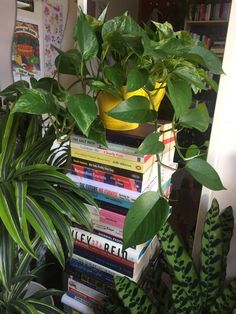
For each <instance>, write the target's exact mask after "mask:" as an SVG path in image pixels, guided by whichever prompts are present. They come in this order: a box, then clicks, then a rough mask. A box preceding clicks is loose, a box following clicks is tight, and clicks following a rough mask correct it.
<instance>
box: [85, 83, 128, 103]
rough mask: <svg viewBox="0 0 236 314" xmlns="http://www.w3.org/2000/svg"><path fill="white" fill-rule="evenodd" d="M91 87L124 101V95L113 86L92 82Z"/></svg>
mask: <svg viewBox="0 0 236 314" xmlns="http://www.w3.org/2000/svg"><path fill="white" fill-rule="evenodd" d="M89 84H90V86H91V87H92V88H94V89H98V90H102V91H105V92H107V93H108V94H111V95H113V96H115V97H117V98H120V99H123V96H122V93H121V92H120V91H119V90H118V89H116V88H114V87H113V86H111V85H107V84H105V83H103V82H101V81H91V82H90V83H89Z"/></svg>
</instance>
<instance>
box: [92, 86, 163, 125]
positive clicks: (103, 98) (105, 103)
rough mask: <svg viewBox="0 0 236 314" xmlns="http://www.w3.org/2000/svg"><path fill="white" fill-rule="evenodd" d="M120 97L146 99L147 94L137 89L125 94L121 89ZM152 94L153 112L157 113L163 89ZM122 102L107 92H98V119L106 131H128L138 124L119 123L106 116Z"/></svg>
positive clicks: (151, 106) (123, 88)
mask: <svg viewBox="0 0 236 314" xmlns="http://www.w3.org/2000/svg"><path fill="white" fill-rule="evenodd" d="M159 86H160V83H156V85H155V88H158V87H159ZM121 92H122V95H123V97H124V99H129V98H130V97H132V96H143V97H146V98H148V95H147V93H146V92H145V91H144V90H143V89H142V88H140V89H138V90H136V91H133V92H126V89H125V87H122V89H121ZM151 94H152V103H153V105H154V110H156V111H158V109H159V106H160V103H161V101H162V99H163V97H164V95H165V87H164V88H162V89H160V90H154V91H152V92H151ZM121 101H122V100H121V99H119V98H117V97H115V96H113V95H111V94H109V93H107V92H104V91H102V92H100V94H99V96H98V106H99V114H100V118H101V120H102V122H103V124H104V126H105V128H106V129H108V130H116V131H118V130H119V131H128V130H134V129H136V128H137V127H138V126H139V124H138V123H130V122H125V121H121V120H118V119H114V118H112V117H110V116H108V115H107V114H106V112H108V111H110V110H112V109H113V108H114V107H116V106H117V105H118V104H119V103H120V102H121ZM153 105H152V104H151V103H150V109H153Z"/></svg>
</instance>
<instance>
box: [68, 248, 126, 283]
mask: <svg viewBox="0 0 236 314" xmlns="http://www.w3.org/2000/svg"><path fill="white" fill-rule="evenodd" d="M71 266H72V267H74V269H76V270H78V271H80V270H83V272H85V273H86V274H88V275H89V276H94V277H98V279H101V280H104V281H107V282H108V283H110V284H113V283H114V280H113V277H114V276H122V273H120V272H117V271H115V270H113V269H110V268H107V267H105V266H102V265H100V264H97V263H96V262H94V261H91V260H88V259H86V258H84V257H82V256H80V255H78V254H75V253H74V254H73V255H72V259H71V261H70V262H69V268H70V267H71Z"/></svg>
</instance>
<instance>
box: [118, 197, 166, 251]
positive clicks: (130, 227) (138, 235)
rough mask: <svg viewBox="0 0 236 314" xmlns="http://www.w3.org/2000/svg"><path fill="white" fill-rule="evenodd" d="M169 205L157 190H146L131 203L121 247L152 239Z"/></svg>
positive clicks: (163, 219)
mask: <svg viewBox="0 0 236 314" xmlns="http://www.w3.org/2000/svg"><path fill="white" fill-rule="evenodd" d="M168 215H169V205H168V203H167V201H166V200H165V199H164V198H161V197H160V195H159V193H157V192H152V191H149V192H146V193H143V194H142V195H141V196H139V197H138V198H137V199H136V200H135V202H134V203H133V204H132V205H131V207H130V209H129V211H128V214H127V216H126V219H125V224H124V230H123V248H124V249H126V248H128V247H130V246H133V245H137V244H141V243H144V242H146V241H148V240H150V239H152V238H153V237H154V236H155V235H156V234H157V233H158V231H159V230H160V228H161V227H162V226H163V224H164V223H165V221H166V219H167V217H168Z"/></svg>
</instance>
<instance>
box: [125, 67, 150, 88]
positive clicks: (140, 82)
mask: <svg viewBox="0 0 236 314" xmlns="http://www.w3.org/2000/svg"><path fill="white" fill-rule="evenodd" d="M147 80H148V71H147V70H145V69H141V70H139V69H137V68H133V69H131V70H130V71H129V73H128V77H127V87H126V91H127V92H133V91H136V90H138V89H140V88H141V87H143V86H144V85H145V84H146V83H147Z"/></svg>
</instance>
